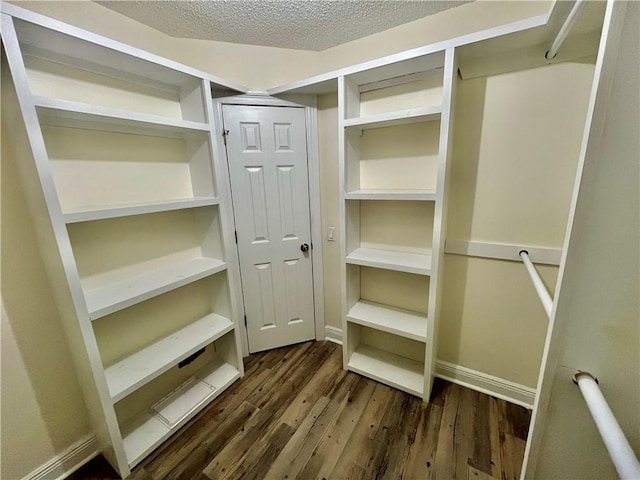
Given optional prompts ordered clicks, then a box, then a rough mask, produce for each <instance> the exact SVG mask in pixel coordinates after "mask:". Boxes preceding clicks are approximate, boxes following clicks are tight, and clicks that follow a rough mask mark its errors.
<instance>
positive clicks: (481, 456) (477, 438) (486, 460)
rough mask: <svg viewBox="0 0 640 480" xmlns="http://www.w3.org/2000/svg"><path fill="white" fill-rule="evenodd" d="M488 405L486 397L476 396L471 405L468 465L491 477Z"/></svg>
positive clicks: (489, 415) (489, 414)
mask: <svg viewBox="0 0 640 480" xmlns="http://www.w3.org/2000/svg"><path fill="white" fill-rule="evenodd" d="M490 412H491V411H490V404H489V397H488V396H486V395H476V397H475V398H474V404H473V412H472V415H473V451H472V453H471V458H470V459H469V465H471V466H472V467H474V468H475V469H476V470H479V471H480V472H483V473H485V474H487V475H491V473H492V467H491V428H490V417H491V413H490Z"/></svg>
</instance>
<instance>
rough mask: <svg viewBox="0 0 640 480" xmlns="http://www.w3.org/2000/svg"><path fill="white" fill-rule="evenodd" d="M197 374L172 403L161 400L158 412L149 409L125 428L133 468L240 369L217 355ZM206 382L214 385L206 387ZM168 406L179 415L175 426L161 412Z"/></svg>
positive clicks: (227, 382)
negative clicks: (168, 422)
mask: <svg viewBox="0 0 640 480" xmlns="http://www.w3.org/2000/svg"><path fill="white" fill-rule="evenodd" d="M194 377H195V378H196V380H195V381H193V382H191V383H189V384H188V385H187V386H186V388H183V389H179V390H177V391H176V392H175V393H174V394H173V395H172V396H171V398H170V405H169V404H168V403H169V402H167V401H166V399H165V401H161V402H159V405H160V407H158V406H157V405H158V404H157V405H156V411H158V414H155V415H154V413H152V412H151V411H149V412H145V413H144V414H142V415H140V416H139V417H138V418H136V419H135V420H133V421H132V422H130V423H129V424H128V425H126V426H125V427H123V428H122V437H123V443H124V451H125V454H126V456H127V461H128V462H129V466H130V467H131V468H133V467H134V466H135V465H137V464H138V463H140V461H142V459H144V458H145V457H146V456H147V455H149V454H150V453H151V452H152V451H153V450H154V449H155V448H156V447H158V446H159V445H160V444H161V443H162V442H164V441H165V440H166V439H167V438H168V437H170V436H171V435H172V434H173V433H175V432H176V431H177V430H178V429H180V428H181V427H182V426H183V425H184V424H185V423H187V422H188V421H189V420H190V419H191V418H193V417H194V416H195V415H196V414H197V413H198V412H199V411H200V410H202V409H203V408H204V407H205V406H207V405H208V404H209V403H210V402H211V401H212V400H213V399H214V398H216V397H217V396H218V395H220V394H221V393H222V392H223V391H224V390H225V389H226V388H227V387H228V386H229V385H231V384H232V383H233V382H235V381H236V380H238V379H239V378H240V372H239V371H238V369H237V368H235V367H234V366H233V365H231V364H229V363H226V362H224V361H223V360H221V359H219V358H216V359H214V360H213V361H212V362H210V363H209V364H208V365H207V366H206V367H204V368H203V369H202V370H200V371H199V372H198V373H197V374H196V375H194ZM203 383H204V384H206V386H210V387H213V388H212V389H211V388H209V389H207V388H203ZM203 392H204V393H203ZM167 410H170V412H171V417H172V418H176V419H178V420H176V422H175V423H174V424H173V425H172V426H171V427H170V426H168V424H167V421H166V418H163V417H162V416H161V415H160V414H159V413H160V411H163V412H167Z"/></svg>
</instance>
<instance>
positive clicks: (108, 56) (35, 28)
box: [2, 2, 248, 93]
mask: <svg viewBox="0 0 640 480" xmlns="http://www.w3.org/2000/svg"><path fill="white" fill-rule="evenodd" d="M2 13H6V14H8V15H11V16H12V17H14V19H15V21H14V24H15V28H16V33H17V35H18V40H19V42H20V44H21V45H22V47H23V50H24V51H25V52H27V53H29V54H31V55H34V56H41V57H43V58H47V59H48V60H51V61H56V62H59V63H64V64H70V65H75V66H78V67H81V68H85V69H86V70H90V71H94V72H99V73H102V74H104V75H109V76H114V77H120V78H122V77H128V78H129V79H130V80H132V81H138V82H139V83H143V84H148V85H154V86H157V87H161V88H165V89H172V90H179V89H181V88H183V87H185V86H187V85H189V84H191V83H192V82H193V81H194V80H196V79H202V78H204V79H205V80H208V81H210V82H211V83H212V86H213V87H214V88H219V89H227V90H234V91H237V92H242V93H246V92H247V91H248V88H247V87H246V86H244V85H241V84H239V83H235V82H230V81H227V80H223V79H221V78H219V77H217V76H215V75H211V74H208V73H206V72H202V71H199V70H197V69H195V68H191V67H188V66H186V65H182V64H180V63H178V62H174V61H172V60H167V59H165V58H162V57H160V56H158V55H154V54H152V53H149V52H147V51H144V50H141V49H138V48H134V47H131V46H128V45H125V44H123V43H120V42H117V41H114V40H111V39H109V38H107V37H103V36H101V35H97V34H95V33H91V32H88V31H86V30H82V29H80V28H77V27H74V26H72V25H69V24H66V23H63V22H59V21H57V20H53V19H51V18H48V17H45V16H43V15H39V14H37V13H33V12H31V11H29V10H26V9H23V8H20V7H16V6H15V5H10V4H7V3H6V2H2ZM114 65H117V66H118V67H117V68H114V67H113V66H114Z"/></svg>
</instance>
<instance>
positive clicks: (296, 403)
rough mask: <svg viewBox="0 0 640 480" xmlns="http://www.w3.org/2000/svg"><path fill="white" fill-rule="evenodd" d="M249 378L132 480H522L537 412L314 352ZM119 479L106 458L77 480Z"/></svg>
mask: <svg viewBox="0 0 640 480" xmlns="http://www.w3.org/2000/svg"><path fill="white" fill-rule="evenodd" d="M245 370H246V374H245V376H244V378H243V379H242V380H240V381H239V382H236V383H235V384H234V385H233V386H232V387H231V388H230V389H229V390H228V391H226V392H225V393H224V394H222V395H221V396H220V397H219V398H218V399H216V400H215V401H214V402H213V403H212V404H211V405H210V406H209V407H208V408H206V409H205V410H204V411H203V412H201V413H200V414H199V415H198V416H197V417H196V418H195V419H194V420H193V421H192V422H190V423H189V425H187V426H186V427H184V428H183V429H182V430H181V431H180V432H178V433H177V434H176V435H174V436H173V437H172V438H171V439H170V440H168V441H167V442H166V443H165V444H164V445H162V446H161V447H160V448H158V449H157V450H156V451H155V452H154V453H153V454H151V455H150V456H149V457H148V458H147V459H145V460H144V461H143V462H142V463H141V464H140V465H139V466H138V467H136V468H135V469H134V471H133V473H132V475H131V477H130V478H131V479H132V480H159V479H181V480H182V479H185V480H186V479H199V480H218V479H220V480H231V479H296V478H297V479H303V480H306V479H374V478H375V479H420V480H422V479H425V480H426V479H439V480H448V479H465V480H492V479H495V480H514V479H517V478H518V476H519V472H520V466H521V463H522V457H523V454H524V445H525V439H526V434H527V430H528V427H529V420H530V415H529V412H528V411H527V410H526V409H524V408H522V407H518V406H515V405H512V404H509V403H507V402H504V401H502V400H498V399H495V398H493V397H489V396H487V395H484V394H481V393H478V392H475V391H472V390H469V389H466V388H463V387H460V386H458V385H453V384H451V383H448V382H445V381H442V380H436V382H435V385H434V392H433V394H432V398H431V402H430V403H425V402H422V401H421V400H419V399H418V398H415V397H413V396H410V395H407V394H405V393H403V392H400V391H398V390H395V389H392V388H389V387H386V386H385V385H382V384H379V383H376V382H374V381H372V380H368V379H366V378H364V377H361V376H359V375H356V374H354V373H347V372H345V371H343V370H342V350H341V348H340V346H339V345H335V344H333V343H330V342H307V343H304V344H299V345H294V346H291V347H285V348H280V349H277V350H271V351H268V352H264V353H260V354H255V355H251V356H250V357H248V358H246V359H245ZM70 478H71V479H72V480H79V479H105V480H106V479H115V478H118V476H117V475H116V474H115V472H113V470H112V469H111V467H110V466H109V465H108V464H107V463H106V461H105V460H104V459H102V457H99V458H98V459H96V460H94V461H92V462H90V463H89V464H87V465H86V466H85V467H83V468H82V469H80V470H79V471H77V472H76V473H75V474H73V475H72V476H71V477H70Z"/></svg>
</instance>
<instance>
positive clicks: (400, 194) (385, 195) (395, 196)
mask: <svg viewBox="0 0 640 480" xmlns="http://www.w3.org/2000/svg"><path fill="white" fill-rule="evenodd" d="M344 198H345V200H413V201H416V200H417V201H435V199H436V192H435V190H426V189H425V190H399V189H388V190H387V189H385V190H382V189H372V190H354V191H352V192H346V193H345V194H344Z"/></svg>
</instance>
